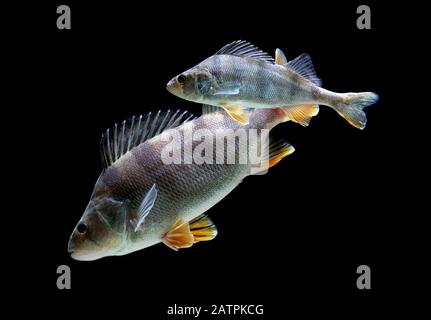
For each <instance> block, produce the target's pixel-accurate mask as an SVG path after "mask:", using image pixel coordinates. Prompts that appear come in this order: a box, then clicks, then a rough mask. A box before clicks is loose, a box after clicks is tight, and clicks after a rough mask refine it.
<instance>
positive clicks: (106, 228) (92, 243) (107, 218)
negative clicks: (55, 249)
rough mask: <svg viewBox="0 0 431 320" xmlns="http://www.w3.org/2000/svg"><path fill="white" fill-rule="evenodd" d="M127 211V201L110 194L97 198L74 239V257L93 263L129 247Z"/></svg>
mask: <svg viewBox="0 0 431 320" xmlns="http://www.w3.org/2000/svg"><path fill="white" fill-rule="evenodd" d="M96 187H97V186H96ZM127 212H128V202H127V201H119V200H117V199H114V198H113V197H112V196H110V195H109V194H103V195H97V194H96V196H93V197H92V198H91V200H90V202H89V204H88V206H87V208H86V209H85V212H84V214H83V215H82V217H81V219H80V220H79V222H78V223H77V225H76V227H75V229H74V230H73V232H72V235H71V236H70V240H69V244H68V251H69V252H70V254H71V256H72V258H74V259H76V260H84V261H90V260H96V259H100V258H103V257H106V256H112V255H116V254H117V253H118V252H119V251H121V250H122V249H123V248H124V247H125V245H126V244H127Z"/></svg>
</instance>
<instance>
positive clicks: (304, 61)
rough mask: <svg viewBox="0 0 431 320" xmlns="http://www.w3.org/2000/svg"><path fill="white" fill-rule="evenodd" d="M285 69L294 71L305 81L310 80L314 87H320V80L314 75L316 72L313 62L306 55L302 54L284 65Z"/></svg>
mask: <svg viewBox="0 0 431 320" xmlns="http://www.w3.org/2000/svg"><path fill="white" fill-rule="evenodd" d="M284 66H285V67H286V68H289V69H290V70H293V71H295V72H296V73H297V74H299V75H300V76H302V77H304V78H305V79H307V80H310V81H311V82H313V83H314V84H315V85H317V86H319V87H321V86H322V80H320V79H319V77H318V76H317V75H316V71H315V70H314V66H313V62H312V61H311V58H310V56H309V55H308V54H306V53H303V54H301V55H299V56H298V57H296V58H295V59H293V60H292V61H289V62H288V63H286V64H285V65H284Z"/></svg>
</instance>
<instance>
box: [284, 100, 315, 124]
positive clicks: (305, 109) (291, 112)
mask: <svg viewBox="0 0 431 320" xmlns="http://www.w3.org/2000/svg"><path fill="white" fill-rule="evenodd" d="M281 109H282V110H283V111H284V113H285V121H287V120H292V121H293V122H296V123H299V124H301V125H302V126H304V127H306V126H308V125H309V124H310V120H311V118H312V117H314V116H315V115H317V114H318V113H319V105H317V104H302V105H296V106H287V107H281Z"/></svg>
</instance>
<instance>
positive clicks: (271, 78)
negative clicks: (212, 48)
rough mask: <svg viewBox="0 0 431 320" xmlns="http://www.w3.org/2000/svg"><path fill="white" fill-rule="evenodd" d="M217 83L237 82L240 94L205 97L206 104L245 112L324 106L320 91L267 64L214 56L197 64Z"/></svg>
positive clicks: (285, 69)
mask: <svg viewBox="0 0 431 320" xmlns="http://www.w3.org/2000/svg"><path fill="white" fill-rule="evenodd" d="M199 68H204V69H208V70H209V71H210V73H211V74H212V75H213V76H214V77H215V78H216V81H217V82H218V83H224V82H238V83H240V89H239V93H238V94H236V95H231V96H223V95H219V96H208V97H204V98H203V99H204V101H203V102H205V103H209V104H217V105H218V106H223V105H225V104H231V105H241V106H243V107H244V108H277V107H281V106H288V105H298V104H309V103H313V104H314V103H316V104H319V103H323V102H324V101H322V97H321V90H320V88H319V87H317V86H315V85H314V84H313V83H312V82H311V81H308V80H306V79H304V78H302V77H300V76H298V75H297V74H296V73H295V72H293V71H291V70H289V69H287V68H285V67H283V66H280V65H277V64H271V63H268V62H266V61H262V60H257V59H253V58H248V57H237V56H231V55H214V56H212V57H210V58H208V59H207V60H205V61H203V62H202V63H200V64H199Z"/></svg>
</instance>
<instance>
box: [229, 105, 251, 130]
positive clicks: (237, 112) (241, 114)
mask: <svg viewBox="0 0 431 320" xmlns="http://www.w3.org/2000/svg"><path fill="white" fill-rule="evenodd" d="M223 109H224V110H225V111H226V112H227V113H228V115H229V116H230V117H231V118H232V119H233V120H235V121H236V122H238V123H240V124H242V125H247V124H248V122H249V119H248V111H247V110H244V109H243V108H241V106H232V105H225V106H223Z"/></svg>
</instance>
